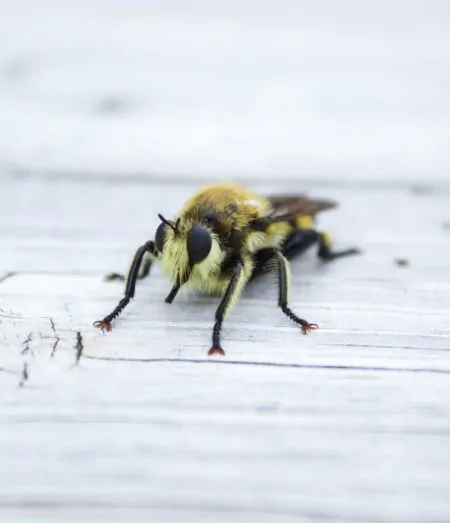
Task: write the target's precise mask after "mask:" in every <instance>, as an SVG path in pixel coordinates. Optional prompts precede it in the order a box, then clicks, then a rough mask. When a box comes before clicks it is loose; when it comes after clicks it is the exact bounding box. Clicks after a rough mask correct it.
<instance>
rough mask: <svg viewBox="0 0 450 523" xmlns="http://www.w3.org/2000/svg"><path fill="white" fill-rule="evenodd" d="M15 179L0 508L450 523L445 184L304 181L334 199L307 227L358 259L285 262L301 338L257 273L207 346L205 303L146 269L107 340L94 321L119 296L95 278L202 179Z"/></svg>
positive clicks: (8, 239) (2, 336) (6, 295)
mask: <svg viewBox="0 0 450 523" xmlns="http://www.w3.org/2000/svg"><path fill="white" fill-rule="evenodd" d="M7 184H8V185H7V191H6V192H4V193H2V195H1V196H0V198H1V205H2V208H3V209H4V211H5V212H4V213H3V214H2V215H1V218H0V241H1V242H2V246H3V254H4V255H3V256H2V259H1V260H0V264H1V269H2V271H3V272H2V274H3V278H0V290H1V295H0V309H1V311H0V321H1V323H0V343H1V345H2V351H1V361H0V367H1V369H2V370H1V371H0V390H1V395H2V400H3V401H2V403H1V404H0V423H1V427H2V429H1V431H0V448H2V449H4V451H3V452H2V453H1V454H0V470H2V471H3V473H2V474H0V514H1V515H2V519H4V520H5V521H9V520H13V519H14V518H15V520H17V521H20V520H21V519H23V520H27V521H28V520H30V519H31V518H35V519H36V518H37V519H39V518H41V519H42V520H45V521H48V520H50V518H54V520H58V521H59V520H61V519H64V520H67V521H79V519H80V518H81V517H82V518H83V519H85V520H87V521H90V520H92V521H103V520H104V521H114V520H115V519H118V518H119V516H120V515H122V516H123V515H124V514H126V515H127V517H129V515H130V514H132V516H133V518H135V520H142V521H143V520H149V519H152V518H153V519H155V520H158V521H175V520H179V519H180V517H183V519H185V520H188V521H196V522H197V521H215V520H218V521H233V522H234V521H238V522H241V521H242V522H244V521H254V520H255V519H256V518H257V519H258V520H259V521H263V522H264V521H274V520H276V521H286V522H290V521H301V520H305V521H310V520H317V519H320V518H321V519H323V520H325V521H339V520H341V521H405V522H406V521H407V522H414V521H424V522H425V521H426V522H432V521H446V520H447V519H448V514H449V513H450V498H449V496H448V492H449V489H450V474H449V472H448V471H449V470H450V453H449V452H448V448H449V443H450V422H449V420H450V417H449V416H448V414H449V408H448V402H447V398H448V395H449V392H450V380H449V373H450V358H449V352H448V351H449V342H450V330H449V327H448V318H449V312H450V297H449V296H450V294H449V292H448V291H449V288H450V283H449V282H450V277H449V276H450V267H449V265H448V259H449V255H450V241H449V240H450V236H449V232H448V230H447V229H446V228H445V227H444V225H443V224H444V222H445V220H448V218H449V215H448V212H449V211H448V209H449V208H450V207H449V205H448V204H449V195H448V193H446V192H445V191H443V192H439V191H435V192H433V191H431V192H429V193H426V194H417V193H415V192H414V191H411V190H410V189H408V188H406V187H395V186H393V187H391V188H389V187H386V186H384V187H383V188H380V189H375V190H374V189H373V188H367V189H364V188H363V187H360V188H359V189H352V188H351V187H345V186H343V187H334V188H332V189H331V190H329V191H327V192H325V191H324V190H323V189H322V188H321V187H320V186H315V187H314V186H311V187H309V189H308V193H310V194H315V195H318V196H327V197H333V198H336V199H337V200H338V201H339V202H340V203H341V207H340V208H339V209H338V210H336V211H333V212H330V213H327V214H324V215H323V217H321V220H320V223H321V225H323V226H324V228H326V229H328V230H330V231H331V232H333V233H334V236H335V238H336V241H337V244H338V245H340V246H344V245H354V244H356V245H359V246H361V247H362V248H363V249H364V251H365V254H364V256H363V257H361V258H352V259H347V260H341V261H339V262H336V263H334V264H329V265H325V266H324V265H322V264H320V263H319V262H318V261H317V260H316V258H315V256H314V253H313V252H311V253H309V254H308V255H306V256H305V257H304V258H303V259H301V260H298V261H296V262H295V263H294V264H293V273H294V276H293V290H292V296H293V298H292V304H293V306H294V307H295V308H296V309H297V310H299V311H300V310H301V311H302V314H304V315H305V316H306V317H308V318H310V320H311V321H315V322H317V323H319V324H320V329H319V330H318V331H317V332H315V333H313V334H311V335H309V336H307V337H304V336H301V335H300V334H299V332H298V330H297V329H296V328H294V327H293V326H292V325H290V324H289V322H288V321H287V320H285V319H284V317H283V316H282V315H281V313H280V312H279V311H277V309H276V307H275V295H274V290H273V285H272V283H271V280H270V277H267V278H263V279H261V280H260V281H259V282H255V284H254V285H252V286H251V287H249V289H248V292H246V294H245V295H244V296H243V298H242V300H241V302H240V304H239V306H238V307H237V308H236V310H235V311H234V312H233V313H232V314H231V315H230V318H229V320H228V321H227V323H226V328H225V330H224V347H225V349H226V351H227V356H226V357H225V358H224V359H221V360H219V361H211V360H208V359H207V358H206V356H205V353H206V351H207V349H208V347H209V339H210V333H211V327H212V318H213V314H214V310H215V306H216V304H217V299H215V298H207V297H195V298H193V299H190V298H188V297H183V296H182V297H180V299H178V300H177V301H176V302H175V303H174V304H173V305H172V306H168V305H167V304H165V303H164V302H163V298H164V296H165V294H166V292H167V290H168V288H169V286H170V285H169V283H168V282H166V281H165V280H164V279H163V278H162V277H161V275H160V274H159V271H158V270H155V273H154V275H153V276H152V277H151V278H149V279H148V280H145V281H143V282H141V283H140V284H139V288H138V294H137V296H136V300H135V302H134V303H133V304H132V306H130V309H129V310H127V312H126V313H125V314H124V315H123V317H122V318H121V320H120V321H119V322H118V323H117V325H116V327H115V329H114V331H113V332H112V333H111V334H108V335H102V334H101V333H100V332H98V331H96V330H95V329H94V328H93V327H92V321H94V320H96V319H98V318H100V317H101V316H102V315H103V314H104V313H106V312H107V311H108V310H109V309H110V307H111V306H112V305H113V304H114V302H115V300H116V299H118V298H119V297H120V295H121V291H122V286H121V284H117V283H109V284H107V283H104V282H103V281H102V275H103V274H104V273H105V272H107V271H110V270H121V269H124V268H126V267H127V264H128V263H129V261H130V258H131V256H132V254H133V251H134V248H135V247H136V246H137V245H139V243H140V242H142V241H144V240H145V239H147V238H148V237H151V235H152V234H153V233H152V231H153V230H154V228H155V226H156V224H157V218H156V213H157V212H160V211H164V212H167V214H171V213H174V212H176V209H177V208H178V207H179V205H180V204H181V203H182V202H183V200H184V198H185V197H186V196H187V195H189V194H190V193H191V192H192V190H194V189H195V187H194V186H189V185H184V186H182V187H180V188H178V189H177V188H176V187H171V186H170V185H167V184H166V185H164V184H161V185H159V184H144V186H143V185H142V184H140V183H135V184H133V183H130V184H129V185H128V186H117V185H115V184H107V183H95V184H86V183H85V182H84V181H82V180H80V181H79V182H77V181H76V180H71V181H70V182H67V181H66V182H64V181H58V182H56V183H49V182H48V181H46V180H38V179H37V180H31V179H23V180H21V181H17V180H12V179H10V180H9V181H8V182H7ZM283 187H284V183H283V181H282V180H280V181H278V183H277V184H276V185H274V184H273V183H271V184H269V183H260V184H259V188H260V189H261V190H263V191H265V192H272V191H276V192H278V191H280V192H281V191H282V190H283ZM119 210H120V212H118V211H119ZM398 257H401V258H407V259H408V260H409V262H410V263H409V266H407V267H401V266H398V265H397V264H396V263H395V261H394V260H395V258H398ZM12 272H13V273H14V274H9V275H8V273H12ZM6 276H7V277H6ZM77 332H80V333H81V335H82V343H83V354H82V357H81V360H80V361H79V362H78V364H77V362H76V349H75V346H76V343H77ZM27 340H28V341H27ZM25 364H26V365H27V375H28V379H27V380H25V381H24V376H23V371H24V365H25ZM20 385H21V386H20ZM127 507H128V508H127Z"/></svg>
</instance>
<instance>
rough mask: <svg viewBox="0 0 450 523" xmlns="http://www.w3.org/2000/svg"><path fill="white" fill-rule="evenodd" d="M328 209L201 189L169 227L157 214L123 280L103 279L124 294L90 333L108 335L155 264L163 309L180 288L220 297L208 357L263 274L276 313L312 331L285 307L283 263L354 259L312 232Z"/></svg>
mask: <svg viewBox="0 0 450 523" xmlns="http://www.w3.org/2000/svg"><path fill="white" fill-rule="evenodd" d="M333 207H336V203H335V202H332V201H329V200H320V199H311V198H307V197H305V196H282V195H280V196H272V197H265V196H262V195H260V194H257V193H255V192H252V191H250V190H248V189H246V188H244V187H241V186H239V185H235V184H232V183H216V184H213V185H210V186H207V187H204V188H203V189H201V190H200V191H199V192H197V193H196V194H194V196H192V198H191V199H190V200H188V201H187V202H186V203H185V205H184V207H183V208H182V209H181V212H180V214H179V216H178V217H177V218H176V219H175V220H168V219H166V218H164V216H162V215H161V214H159V215H158V216H159V219H160V220H161V223H160V224H159V226H158V228H157V229H156V233H155V238H154V240H150V241H147V242H146V243H144V245H142V246H141V247H139V248H138V250H137V251H136V254H135V255H134V258H133V261H132V264H131V267H130V269H129V272H128V274H127V276H126V277H125V276H123V275H121V274H117V273H112V274H110V275H108V276H107V277H106V278H105V279H107V280H125V281H126V285H125V293H124V296H123V298H122V299H121V300H120V301H119V303H118V304H117V306H116V307H115V308H114V310H113V311H112V312H111V313H110V314H108V315H107V316H105V317H104V318H103V320H101V321H96V322H95V323H94V326H95V327H98V328H100V329H102V330H106V331H110V330H111V329H112V326H111V322H112V321H113V320H115V319H116V318H117V317H118V316H119V314H120V313H121V312H122V311H123V310H124V309H125V307H126V306H127V305H128V303H129V302H130V300H131V299H132V298H134V295H135V288H136V282H137V280H142V279H144V278H146V277H147V276H148V275H149V273H150V269H151V266H152V263H153V262H154V261H157V262H159V263H160V264H161V267H162V271H163V273H165V274H166V275H167V276H168V277H169V278H170V279H171V280H172V282H173V287H172V289H171V291H170V292H169V294H168V295H167V297H166V300H165V301H166V303H172V302H173V300H174V299H175V297H176V295H177V293H178V291H179V290H180V289H181V288H182V287H183V289H188V290H189V289H191V290H195V291H200V292H203V293H206V294H219V295H220V296H221V297H222V298H221V301H220V304H219V306H218V308H217V310H216V314H215V322H214V327H213V330H212V346H211V348H210V349H209V352H208V355H210V356H212V355H224V354H225V352H224V351H223V349H222V344H221V331H222V325H223V321H224V319H225V317H226V315H227V314H228V313H229V312H230V311H231V309H232V308H233V306H234V305H235V304H236V302H237V301H238V298H239V296H240V294H241V293H242V291H243V290H244V288H245V286H246V284H247V283H248V282H249V281H250V280H251V279H252V278H254V277H255V276H257V275H258V274H260V273H261V272H263V271H264V270H266V269H269V270H273V271H275V273H276V275H277V284H278V307H279V308H280V309H281V310H282V311H283V313H284V314H285V315H286V316H287V317H288V318H290V319H291V320H292V321H293V322H294V323H295V324H297V325H299V326H300V329H301V332H302V333H303V334H307V333H308V332H310V331H312V330H314V329H317V328H318V326H317V325H316V324H315V323H310V322H309V321H307V320H305V319H303V318H301V317H299V316H297V314H296V313H295V312H293V311H292V309H291V308H290V307H289V301H288V296H289V287H290V266H289V261H288V259H290V258H293V257H294V256H297V255H299V254H301V253H303V252H304V251H306V250H307V249H308V248H309V247H311V246H313V245H314V244H316V245H318V256H319V258H321V259H322V260H323V261H326V262H328V261H331V260H335V259H336V258H340V257H343V256H347V255H351V254H357V253H359V252H360V251H359V250H358V249H354V248H353V249H347V250H342V251H333V250H332V248H331V241H330V238H329V236H328V235H327V234H326V233H324V232H320V231H318V230H317V229H316V228H315V216H316V214H317V213H319V212H321V211H325V210H327V209H331V208H333Z"/></svg>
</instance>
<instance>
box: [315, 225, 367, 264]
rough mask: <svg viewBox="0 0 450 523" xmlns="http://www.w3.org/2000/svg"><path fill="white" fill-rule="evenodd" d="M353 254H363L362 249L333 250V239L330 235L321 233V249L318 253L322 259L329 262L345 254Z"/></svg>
mask: <svg viewBox="0 0 450 523" xmlns="http://www.w3.org/2000/svg"><path fill="white" fill-rule="evenodd" d="M353 254H361V251H360V249H355V248H353V249H344V250H342V251H333V250H332V248H331V240H330V238H329V236H328V235H327V234H326V233H324V232H321V233H319V250H318V252H317V255H318V256H319V258H320V259H321V260H322V261H325V262H329V261H333V260H336V259H337V258H343V257H344V256H351V255H353Z"/></svg>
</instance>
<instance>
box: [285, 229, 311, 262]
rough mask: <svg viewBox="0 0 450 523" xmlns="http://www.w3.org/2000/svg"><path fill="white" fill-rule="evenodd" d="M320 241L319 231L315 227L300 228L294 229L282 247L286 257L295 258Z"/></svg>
mask: <svg viewBox="0 0 450 523" xmlns="http://www.w3.org/2000/svg"><path fill="white" fill-rule="evenodd" d="M318 241H319V233H318V232H317V231H316V230H315V229H298V230H296V231H294V232H293V233H292V234H291V235H290V236H288V238H287V239H286V241H285V242H284V245H283V247H282V250H283V254H284V256H286V258H288V259H289V258H294V257H295V256H299V255H300V254H303V253H304V252H305V251H306V250H308V249H309V248H310V247H311V246H312V245H314V244H315V243H317V242H318Z"/></svg>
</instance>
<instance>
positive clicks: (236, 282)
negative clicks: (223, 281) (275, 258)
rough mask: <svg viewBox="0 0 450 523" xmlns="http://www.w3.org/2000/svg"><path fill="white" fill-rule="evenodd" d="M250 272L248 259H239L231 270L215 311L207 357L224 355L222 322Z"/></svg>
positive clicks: (242, 288)
mask: <svg viewBox="0 0 450 523" xmlns="http://www.w3.org/2000/svg"><path fill="white" fill-rule="evenodd" d="M251 272H252V262H251V260H250V259H245V260H242V259H240V260H239V261H238V262H237V264H236V266H235V268H234V270H233V274H232V276H231V279H230V283H229V284H228V287H227V290H226V291H225V294H224V295H223V298H222V300H221V302H220V305H219V307H218V308H217V311H216V317H215V320H216V321H215V323H214V328H213V335H212V347H211V348H210V349H209V351H208V356H216V355H219V356H224V355H225V351H224V350H223V349H222V346H221V343H220V333H221V330H222V324H223V320H224V319H225V316H226V315H227V314H228V313H229V312H230V311H231V309H232V308H233V306H234V305H235V304H236V302H237V300H238V299H239V295H240V294H241V292H242V291H243V290H244V287H245V285H246V284H247V282H248V280H249V278H250V275H251Z"/></svg>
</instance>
